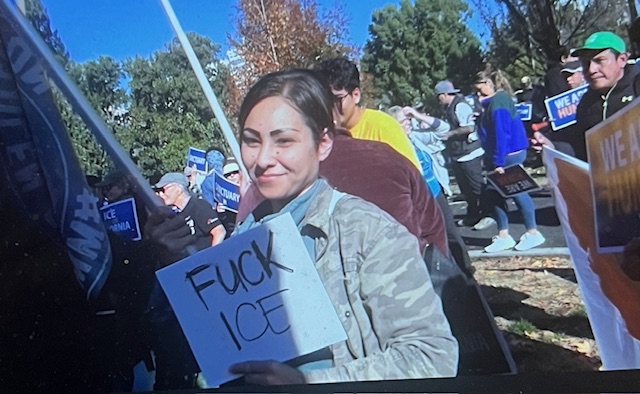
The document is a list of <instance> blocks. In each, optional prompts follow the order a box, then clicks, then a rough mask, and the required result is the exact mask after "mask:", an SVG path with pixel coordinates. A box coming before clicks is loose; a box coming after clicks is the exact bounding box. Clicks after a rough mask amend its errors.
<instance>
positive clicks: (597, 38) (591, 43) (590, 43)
mask: <svg viewBox="0 0 640 394" xmlns="http://www.w3.org/2000/svg"><path fill="white" fill-rule="evenodd" d="M605 49H613V50H614V51H616V52H619V53H625V52H626V51H627V46H626V45H625V44H624V40H623V39H622V38H620V36H618V35H617V34H615V33H612V32H610V31H599V32H596V33H593V34H592V35H590V36H589V38H587V40H586V41H585V42H584V45H583V46H581V47H580V48H576V49H574V50H573V51H571V55H572V56H577V57H580V56H584V55H586V54H587V52H592V51H594V50H600V51H604V50H605Z"/></svg>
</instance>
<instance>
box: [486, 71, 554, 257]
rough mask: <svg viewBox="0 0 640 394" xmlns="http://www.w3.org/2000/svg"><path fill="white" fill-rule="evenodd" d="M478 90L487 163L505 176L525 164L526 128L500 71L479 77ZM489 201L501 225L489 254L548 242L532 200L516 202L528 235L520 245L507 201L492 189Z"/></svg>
mask: <svg viewBox="0 0 640 394" xmlns="http://www.w3.org/2000/svg"><path fill="white" fill-rule="evenodd" d="M474 87H475V89H476V91H477V92H478V94H479V95H480V98H481V99H482V106H483V107H484V112H483V113H482V116H481V118H480V133H479V134H480V140H481V141H482V146H483V148H484V150H485V158H486V160H485V163H486V165H488V166H492V167H493V168H494V169H495V172H497V173H498V174H504V168H505V167H508V166H511V165H517V164H522V163H524V160H525V159H526V157H527V147H528V146H529V142H528V140H527V134H526V132H525V130H524V125H523V124H522V121H521V120H520V118H519V117H518V114H517V112H516V110H515V107H514V103H513V100H512V98H511V86H510V85H509V81H507V79H506V78H505V76H504V75H503V74H502V72H501V71H500V70H494V69H492V68H491V67H490V66H487V68H486V69H485V70H484V71H481V72H479V73H478V74H477V75H476V82H475V84H474ZM487 193H488V194H487V197H488V198H490V200H491V201H492V203H493V204H492V205H493V207H494V215H495V219H496V221H497V223H498V235H496V236H494V237H493V239H492V242H491V244H489V245H488V246H486V247H485V248H484V250H485V252H489V253H492V252H499V251H502V250H509V249H511V248H513V247H515V249H516V250H527V249H531V248H534V247H536V246H539V245H541V244H542V243H544V241H545V239H544V237H543V236H542V234H540V232H539V231H538V230H537V226H536V215H535V206H534V205H533V200H532V199H531V196H529V195H528V194H527V193H520V194H518V195H516V196H514V197H513V198H514V199H515V201H516V204H517V206H518V208H519V210H520V212H521V213H522V216H523V217H524V224H525V227H526V229H527V231H526V232H525V233H524V234H523V235H522V236H521V237H520V241H519V242H518V243H517V244H516V242H515V240H514V239H513V238H512V237H511V235H509V218H508V216H507V212H506V210H505V207H504V205H505V200H504V199H503V198H502V197H501V196H500V195H499V194H498V193H497V191H496V190H493V189H491V188H488V189H487Z"/></svg>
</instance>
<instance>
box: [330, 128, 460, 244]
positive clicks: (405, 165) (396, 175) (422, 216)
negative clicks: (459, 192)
mask: <svg viewBox="0 0 640 394" xmlns="http://www.w3.org/2000/svg"><path fill="white" fill-rule="evenodd" d="M347 133H348V132H347V131H346V130H336V135H335V142H334V144H333V150H332V151H331V154H330V155H329V157H328V158H327V159H325V160H324V161H323V162H321V163H320V175H322V176H323V177H325V178H327V180H328V181H329V183H330V184H331V185H332V186H333V187H335V188H336V189H337V190H339V191H342V192H345V193H349V194H352V195H354V196H358V197H360V198H362V199H364V200H367V201H369V202H372V203H374V204H376V205H377V206H378V207H380V208H381V209H382V210H384V211H386V212H387V213H389V214H390V215H391V216H393V217H394V218H395V219H396V220H397V221H398V222H400V223H401V224H403V225H404V226H405V227H406V228H407V229H408V230H409V231H410V232H411V233H412V234H413V235H415V236H416V237H417V238H418V240H419V241H420V248H421V250H422V251H424V248H425V247H426V246H427V244H431V243H433V244H435V245H436V246H437V247H438V248H439V249H440V250H441V251H442V252H443V253H444V254H446V255H448V254H449V247H448V245H447V234H446V231H445V226H444V219H443V217H442V212H441V211H440V207H438V204H437V202H436V200H435V198H434V197H433V195H432V194H431V193H430V192H429V190H428V189H427V186H426V185H425V182H424V180H423V179H422V176H421V175H420V172H419V171H418V170H417V169H416V167H415V166H414V165H413V164H412V163H411V162H410V161H409V160H407V159H406V158H405V157H404V156H402V155H401V154H399V153H398V152H396V151H395V150H393V148H391V147H390V146H389V145H387V144H385V143H383V142H377V141H367V140H360V139H355V138H352V137H351V136H350V135H348V134H347Z"/></svg>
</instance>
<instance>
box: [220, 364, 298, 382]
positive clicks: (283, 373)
mask: <svg viewBox="0 0 640 394" xmlns="http://www.w3.org/2000/svg"><path fill="white" fill-rule="evenodd" d="M229 372H231V373H235V374H239V375H243V376H244V380H245V381H246V382H247V383H249V384H259V385H263V386H273V385H280V384H304V383H305V380H304V375H303V374H302V372H300V371H298V370H297V369H295V368H293V367H290V366H288V365H286V364H283V363H281V362H278V361H274V360H266V361H245V362H243V363H236V364H233V365H231V366H230V367H229Z"/></svg>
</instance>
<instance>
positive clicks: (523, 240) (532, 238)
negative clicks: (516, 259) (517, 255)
mask: <svg viewBox="0 0 640 394" xmlns="http://www.w3.org/2000/svg"><path fill="white" fill-rule="evenodd" d="M544 241H545V239H544V237H543V236H542V234H540V232H539V231H538V232H537V233H535V234H531V233H529V232H527V233H524V234H522V237H520V242H518V244H517V245H516V250H529V249H531V248H535V247H536V246H540V245H542V244H543V243H544Z"/></svg>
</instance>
